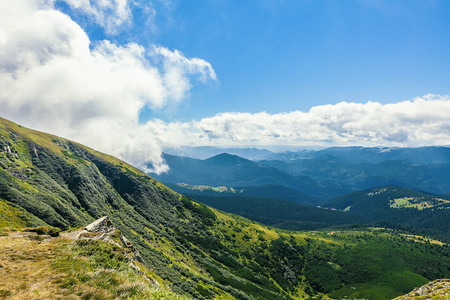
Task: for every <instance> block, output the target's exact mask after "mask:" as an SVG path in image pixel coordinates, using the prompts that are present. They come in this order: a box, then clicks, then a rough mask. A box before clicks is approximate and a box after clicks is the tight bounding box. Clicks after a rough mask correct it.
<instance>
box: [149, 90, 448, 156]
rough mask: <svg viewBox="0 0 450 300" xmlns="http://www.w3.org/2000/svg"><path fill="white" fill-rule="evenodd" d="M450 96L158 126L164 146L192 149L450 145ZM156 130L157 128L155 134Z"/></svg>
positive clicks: (227, 116)
mask: <svg viewBox="0 0 450 300" xmlns="http://www.w3.org/2000/svg"><path fill="white" fill-rule="evenodd" d="M449 115H450V97H448V96H439V95H431V94H430V95H426V96H423V97H418V98H416V99H414V100H412V101H402V102H398V103H394V104H384V105H383V104H381V103H377V102H367V103H364V104H363V103H348V102H341V103H338V104H335V105H322V106H315V107H312V108H311V110H310V111H309V112H301V111H293V112H288V113H280V114H268V113H265V112H261V113H255V114H250V113H239V112H235V113H221V114H218V115H216V116H214V117H211V118H204V119H201V120H199V121H192V122H188V123H164V122H161V121H158V120H156V121H152V122H149V123H148V124H147V126H149V127H152V128H157V131H158V132H159V133H160V134H161V136H164V137H165V138H164V139H163V143H164V144H165V145H167V146H172V147H173V146H176V143H174V141H177V142H178V143H182V144H188V145H227V146H230V145H300V146H313V145H314V146H316V145H320V146H351V145H359V146H367V147H375V146H398V147H405V146H408V147H415V146H428V145H450V118H449V117H448V116H449ZM153 130H155V129H153Z"/></svg>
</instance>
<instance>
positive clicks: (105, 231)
mask: <svg viewBox="0 0 450 300" xmlns="http://www.w3.org/2000/svg"><path fill="white" fill-rule="evenodd" d="M116 230H117V229H116V227H115V226H114V224H113V222H112V221H111V220H110V219H109V218H108V216H104V217H101V218H100V219H98V220H96V221H94V222H92V223H91V224H89V225H88V226H86V227H85V228H84V229H83V230H81V231H78V232H77V233H71V234H70V235H65V236H66V237H68V238H72V239H76V240H80V239H91V240H102V241H105V242H107V243H111V244H115V245H117V246H119V247H121V248H126V249H129V250H130V252H131V254H130V255H127V257H128V259H129V260H130V261H131V262H132V261H134V260H135V261H138V262H140V263H143V262H144V260H143V259H142V257H141V255H140V254H139V251H137V250H136V248H134V246H133V244H132V243H131V242H130V241H129V240H128V239H127V238H126V237H125V236H123V235H121V236H120V237H119V239H120V241H121V242H122V244H123V246H122V245H120V244H119V243H117V242H116V241H114V240H113V239H112V238H111V236H113V235H114V234H116ZM135 267H136V268H137V269H139V267H137V266H135Z"/></svg>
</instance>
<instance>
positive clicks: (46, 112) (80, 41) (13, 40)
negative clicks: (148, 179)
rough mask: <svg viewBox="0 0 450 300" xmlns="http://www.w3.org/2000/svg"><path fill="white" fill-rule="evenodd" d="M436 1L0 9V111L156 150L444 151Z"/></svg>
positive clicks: (234, 0) (113, 3)
mask: <svg viewBox="0 0 450 300" xmlns="http://www.w3.org/2000/svg"><path fill="white" fill-rule="evenodd" d="M449 15H450V2H449V1H444V0H441V1H438V0H434V1H433V0H431V1H422V0H420V1H414V0H403V1H400V0H396V1H395V0H390V1H387V0H385V1H383V0H373V1H369V0H346V1H344V0H342V1H338V0H334V1H332V0H329V1H326V0H315V1H313V0H290V1H287V0H285V1H282V0H280V1H275V0H273V1H272V0H258V1H257V0H254V1H249V0H240V1H238V0H228V1H225V0H203V1H200V0H192V1H181V0H3V1H0V90H1V91H2V93H0V116H1V117H4V118H7V119H10V120H12V121H14V122H17V123H19V124H21V125H24V126H27V127H31V128H34V129H38V130H41V131H45V132H49V133H53V134H56V135H60V136H63V137H66V138H70V139H72V140H75V141H78V142H81V143H84V144H86V145H88V146H91V147H93V148H95V149H97V150H100V151H103V152H107V153H109V154H112V155H115V156H118V157H120V158H122V159H124V160H126V161H127V162H130V163H132V164H134V165H136V166H138V167H142V168H145V166H146V162H148V161H151V162H152V163H153V165H154V166H156V169H157V170H156V171H158V172H162V171H164V170H167V166H165V164H164V161H163V159H162V157H161V152H162V151H163V149H164V148H166V147H178V146H184V145H190V146H203V145H210V146H220V147H221V146H236V147H237V146H241V147H243V146H251V147H266V146H280V145H286V146H300V147H301V146H323V147H327V146H354V145H357V146H367V147H374V146H389V147H417V146H430V145H450V118H449V117H448V116H449V115H450V96H449V95H450V91H449V89H450V85H449V82H450V58H449V57H450V56H449V55H448V54H449V53H450V51H449V50H450V18H449V17H448V16H449Z"/></svg>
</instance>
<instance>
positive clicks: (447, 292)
mask: <svg viewBox="0 0 450 300" xmlns="http://www.w3.org/2000/svg"><path fill="white" fill-rule="evenodd" d="M416 299H417V300H419V299H420V300H428V299H430V300H431V299H433V300H439V299H450V279H438V280H435V281H432V282H430V283H428V284H426V285H424V286H421V287H419V288H416V289H414V290H413V291H412V292H411V293H409V294H407V295H404V296H401V297H398V298H395V300H416Z"/></svg>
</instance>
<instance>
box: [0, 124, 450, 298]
mask: <svg viewBox="0 0 450 300" xmlns="http://www.w3.org/2000/svg"><path fill="white" fill-rule="evenodd" d="M0 211H1V212H2V214H1V216H2V217H1V218H0V226H1V227H2V228H3V229H2V232H3V233H4V234H8V232H9V231H8V230H7V229H5V227H10V228H12V229H16V230H17V229H20V228H23V227H24V226H26V227H35V226H41V225H43V226H53V227H58V228H60V229H62V230H70V229H72V228H75V227H79V226H86V225H87V224H89V223H91V222H92V221H94V220H95V219H97V218H99V217H102V216H104V215H108V216H109V217H110V218H111V220H112V221H113V222H114V224H115V225H116V227H117V228H118V229H119V230H120V231H121V232H122V233H123V234H124V235H125V236H126V237H127V238H128V239H129V240H131V242H132V243H133V244H134V246H135V247H136V249H137V250H138V251H139V252H140V254H141V256H142V258H143V261H144V264H145V265H146V266H147V267H148V269H149V270H150V273H149V274H148V276H149V277H151V278H152V279H154V280H156V281H158V282H159V283H160V284H162V285H163V286H166V287H168V288H170V289H171V290H173V291H174V292H175V293H178V294H184V295H185V296H188V297H192V298H195V299H213V298H215V299H305V298H309V297H314V296H318V295H320V296H322V295H329V296H331V297H336V298H338V297H343V296H349V297H358V298H362V297H369V298H370V299H390V298H392V297H394V296H398V295H401V294H404V293H406V292H408V291H410V290H412V289H413V288H414V287H417V286H420V285H423V284H425V283H426V282H428V281H429V280H433V279H437V278H444V277H450V255H449V247H448V245H446V244H442V243H438V242H436V241H431V240H429V239H425V238H421V237H414V236H410V235H407V234H404V233H400V232H393V231H390V230H385V229H382V228H372V229H371V228H366V229H361V230H339V231H338V230H335V231H333V232H326V231H323V232H322V231H320V232H319V231H318V232H285V231H280V230H274V229H271V228H268V227H265V226H263V225H260V224H258V223H255V222H252V221H249V220H247V219H244V218H241V217H237V216H234V215H230V214H227V213H222V212H220V211H218V210H216V209H212V208H210V207H208V206H206V205H204V204H201V203H198V202H196V201H194V200H191V199H189V198H187V197H185V196H182V195H180V194H178V193H176V192H174V191H172V190H170V189H169V188H167V187H165V186H164V185H162V184H161V183H159V182H157V181H156V180H154V179H153V178H151V177H149V176H148V175H146V174H144V173H142V172H141V171H139V170H137V169H135V168H133V167H132V166H130V165H128V164H126V163H124V162H122V161H120V160H118V159H116V158H114V157H111V156H108V155H105V154H101V153H99V152H96V151H95V150H92V149H90V148H87V147H85V146H82V145H80V144H77V143H74V142H71V141H68V140H65V139H62V138H59V137H56V136H52V135H48V134H44V133H41V132H36V131H33V130H29V129H26V128H23V127H21V126H19V125H16V124H14V123H12V122H9V121H7V120H4V119H0ZM75 250H76V249H75ZM77 251H80V253H84V254H83V255H88V256H89V255H90V254H89V253H90V252H89V251H84V250H83V249H78V250H77ZM67 259H70V257H69V258H67ZM114 268H115V267H114V265H107V266H106V269H114ZM86 280H88V279H86ZM88 281H89V280H88ZM0 284H1V283H0ZM61 284H62V283H61ZM72 284H73V285H79V284H82V283H80V282H78V281H74V282H72ZM0 290H3V289H2V288H0ZM320 296H319V297H320ZM99 299H109V298H107V297H106V296H105V297H104V298H102V297H99Z"/></svg>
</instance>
